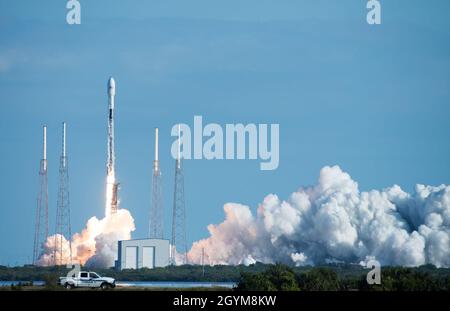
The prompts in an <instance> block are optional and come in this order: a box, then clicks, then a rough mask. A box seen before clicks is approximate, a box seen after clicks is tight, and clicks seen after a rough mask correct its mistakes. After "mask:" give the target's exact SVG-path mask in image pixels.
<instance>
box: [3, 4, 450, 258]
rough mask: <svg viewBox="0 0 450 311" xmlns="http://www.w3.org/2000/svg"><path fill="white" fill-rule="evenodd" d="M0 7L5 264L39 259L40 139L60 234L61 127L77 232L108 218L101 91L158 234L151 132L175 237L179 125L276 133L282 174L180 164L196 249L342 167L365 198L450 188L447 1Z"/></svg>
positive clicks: (132, 193)
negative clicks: (256, 126) (111, 94)
mask: <svg viewBox="0 0 450 311" xmlns="http://www.w3.org/2000/svg"><path fill="white" fill-rule="evenodd" d="M80 2H81V4H82V24H81V25H79V26H69V25H67V24H66V22H65V18H66V9H65V1H61V0H58V1H57V0H54V1H23V0H17V1H6V0H0V151H1V161H0V172H1V177H0V193H1V198H2V203H1V208H0V264H10V265H15V264H23V263H26V262H29V261H30V260H31V256H32V245H33V232H34V212H35V201H36V193H37V190H38V189H37V188H38V166H39V159H40V157H41V154H40V152H41V126H42V125H43V124H44V123H45V124H47V125H48V135H49V137H48V139H49V150H48V157H49V192H50V206H49V209H50V232H53V231H54V219H55V209H56V191H57V178H58V175H57V171H58V165H57V163H58V158H59V154H60V131H61V129H60V127H61V122H62V121H66V122H67V123H68V131H69V132H68V144H69V145H68V153H69V166H70V191H71V193H70V195H71V216H72V229H73V231H74V232H76V231H79V230H81V229H82V228H83V227H84V225H85V222H86V221H87V219H88V218H89V217H91V216H94V215H95V216H99V217H101V216H103V213H104V182H105V172H106V133H107V129H106V122H107V120H106V109H107V96H106V82H107V79H108V77H109V76H110V75H113V76H114V77H115V79H116V82H117V96H116V113H117V114H116V155H117V163H116V165H117V166H116V170H117V176H118V179H119V181H120V182H121V192H120V197H121V202H122V207H123V208H127V209H129V210H130V211H131V213H132V214H133V216H134V217H135V221H136V226H137V229H136V231H135V232H134V233H133V237H144V236H146V234H147V231H148V212H149V207H150V187H151V169H152V161H153V158H152V157H153V128H154V127H156V126H158V127H159V128H160V140H161V150H162V151H161V166H162V171H163V181H164V192H165V196H164V198H165V202H164V203H165V207H166V210H165V214H166V236H167V237H169V235H170V232H169V230H168V229H169V224H170V217H169V216H170V214H171V207H172V199H171V197H172V191H173V186H172V183H173V179H174V176H173V174H174V161H173V160H172V159H171V157H170V145H171V143H172V141H173V139H172V138H171V137H170V129H171V127H172V126H173V125H174V124H176V123H178V122H184V123H187V124H191V125H192V123H193V117H194V115H202V116H203V119H204V123H209V122H215V123H219V124H225V123H279V124H280V166H279V168H278V169H277V170H275V171H265V172H263V171H260V170H259V161H194V160H192V161H186V162H185V165H184V167H185V183H186V184H185V191H186V207H187V226H188V232H187V234H188V240H189V241H190V242H192V241H194V240H198V239H200V238H202V237H206V236H207V229H206V226H207V225H208V224H210V223H219V222H221V221H222V220H223V210H222V206H223V204H224V203H226V202H238V203H243V204H247V205H250V206H252V208H256V207H257V205H258V203H259V202H261V200H262V199H263V198H264V196H265V195H267V194H269V193H276V194H278V195H279V196H280V197H282V198H287V197H288V195H289V194H290V193H291V192H293V191H294V190H296V189H297V188H298V187H300V186H302V185H310V184H314V183H315V181H316V179H317V176H318V173H319V170H320V169H321V168H322V167H323V166H325V165H334V164H338V165H339V166H341V167H342V168H343V169H344V170H346V171H347V172H349V173H350V174H351V176H352V177H353V178H354V179H355V180H356V181H357V182H358V183H359V185H360V189H361V190H370V189H380V188H384V187H387V186H391V185H393V184H399V185H400V186H401V187H402V188H404V189H406V190H412V189H413V187H414V185H415V184H416V183H424V184H432V185H437V184H442V183H445V184H448V183H450V164H449V159H450V141H449V136H448V135H449V133H450V122H449V115H450V75H449V73H450V19H449V18H448V12H450V2H448V1H446V0H442V1H438V0H435V1H426V2H425V1H406V0H396V1H381V2H382V9H383V11H382V14H383V15H382V25H380V26H376V27H373V26H369V25H367V23H366V21H365V20H366V9H365V3H366V2H365V1H353V0H347V1H342V0H340V1H339V0H333V1H331V0H329V1H316V0H314V1H313V0H305V1H298V0H297V1H294V0H289V1H287V0H283V1H274V0H272V1H269V0H258V1H257V0H247V1H242V0H241V1H237V0H228V1H223V0H217V1H206V0H203V1H197V0H193V1H181V0H180V1H178V0H177V1H175V0H172V1H167V0H166V1H153V0H152V1H143V0H142V1H130V2H126V3H125V2H124V1H103V0H95V1H93V0H84V1H83V0H81V1H80Z"/></svg>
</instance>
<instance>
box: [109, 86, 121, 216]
mask: <svg viewBox="0 0 450 311" xmlns="http://www.w3.org/2000/svg"><path fill="white" fill-rule="evenodd" d="M115 95H116V82H115V81H114V79H113V78H112V77H111V78H109V80H108V160H107V163H106V174H107V176H106V216H109V215H110V214H115V213H116V212H117V208H118V197H117V192H118V189H119V184H118V183H117V182H116V176H115V154H114V97H115Z"/></svg>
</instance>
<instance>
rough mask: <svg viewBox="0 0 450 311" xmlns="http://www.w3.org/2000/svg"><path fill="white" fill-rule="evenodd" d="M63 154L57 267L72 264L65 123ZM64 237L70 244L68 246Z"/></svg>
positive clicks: (60, 170)
mask: <svg viewBox="0 0 450 311" xmlns="http://www.w3.org/2000/svg"><path fill="white" fill-rule="evenodd" d="M62 126H63V131H62V152H61V157H60V160H59V188H58V201H57V207H56V231H55V233H56V234H55V248H54V253H53V260H54V264H55V265H60V266H61V265H63V264H66V263H72V242H71V237H72V232H71V227H70V201H69V165H68V159H67V154H66V123H65V122H63V124H62ZM63 237H64V238H65V239H66V240H67V241H68V242H69V245H68V246H67V245H66V244H65V243H64V242H63V241H64V239H63Z"/></svg>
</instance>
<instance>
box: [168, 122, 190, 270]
mask: <svg viewBox="0 0 450 311" xmlns="http://www.w3.org/2000/svg"><path fill="white" fill-rule="evenodd" d="M180 148H181V146H180V125H178V152H177V159H176V160H175V185H174V192H173V211H172V238H171V243H170V244H171V245H170V264H171V265H175V264H176V257H177V253H178V252H179V254H180V256H181V264H187V263H188V261H187V241H186V210H185V202H184V173H183V168H182V166H181V149H180Z"/></svg>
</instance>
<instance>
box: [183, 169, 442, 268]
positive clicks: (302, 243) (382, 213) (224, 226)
mask: <svg viewBox="0 0 450 311" xmlns="http://www.w3.org/2000/svg"><path fill="white" fill-rule="evenodd" d="M224 211H225V220H224V221H223V222H222V223H221V224H219V225H209V226H208V230H209V232H210V237H209V238H206V239H203V240H200V241H197V242H195V243H194V244H193V246H192V248H191V250H190V251H189V252H188V258H189V262H191V263H197V264H199V263H201V257H202V249H204V251H205V263H207V264H211V265H213V264H232V265H234V264H251V263H254V262H255V261H260V262H265V263H276V262H283V263H287V264H295V265H315V264H323V263H330V262H345V263H361V264H363V263H365V262H367V261H368V260H371V259H376V260H378V261H380V263H381V264H382V265H401V266H419V265H423V264H433V265H435V266H437V267H450V186H446V185H441V186H438V187H433V186H424V185H417V186H416V189H415V191H414V193H412V194H409V193H406V192H404V191H403V190H402V189H401V188H400V187H399V186H397V185H394V186H393V187H391V188H387V189H384V190H381V191H380V190H371V191H369V192H360V191H359V189H358V184H357V183H356V182H355V181H354V180H352V178H351V177H350V175H349V174H347V173H345V172H343V171H342V170H341V169H340V168H339V167H338V166H334V167H328V166H327V167H324V168H323V169H322V170H321V171H320V175H319V180H318V183H317V185H315V186H311V187H302V188H300V189H299V190H298V191H296V192H294V193H293V194H292V195H291V196H290V198H289V199H288V200H286V201H283V200H280V199H279V198H278V196H276V195H274V194H269V195H268V196H266V197H265V198H264V200H263V202H262V203H261V204H260V205H259V207H258V209H257V211H256V215H253V214H252V212H251V210H250V208H249V207H248V206H245V205H241V204H236V203H227V204H225V206H224Z"/></svg>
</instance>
